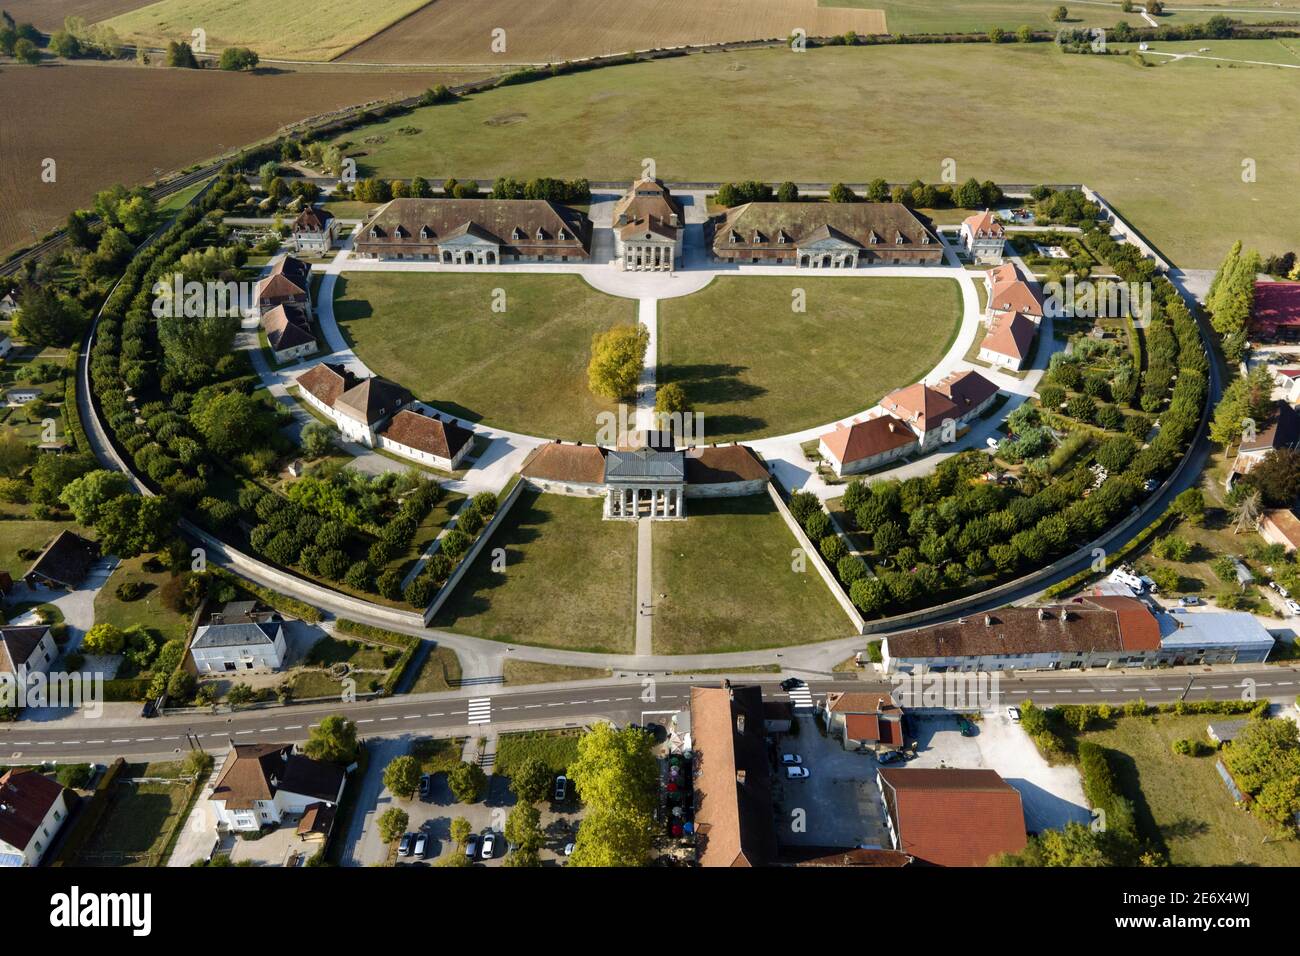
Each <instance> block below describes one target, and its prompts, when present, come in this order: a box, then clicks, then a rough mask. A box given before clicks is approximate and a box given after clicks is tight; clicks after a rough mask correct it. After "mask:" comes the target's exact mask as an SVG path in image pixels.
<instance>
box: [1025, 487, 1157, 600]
mask: <svg viewBox="0 0 1300 956" xmlns="http://www.w3.org/2000/svg"><path fill="white" fill-rule="evenodd" d="M1178 513H1179V512H1178V509H1177V508H1175V507H1174V506H1173V505H1170V506H1169V507H1168V508H1166V509H1165V510H1164V511H1162V512H1161V513H1160V515H1159V516H1158V517H1157V518H1156V520H1155V521H1152V522H1151V523H1150V524H1149V525H1147V526H1146V527H1145V528H1143V529H1142V530H1141V531H1139V532H1138V533H1137V534H1136V535H1134V536H1133V537H1132V538H1131V539H1129V541H1128V542H1127V543H1126V544H1125V545H1124V546H1123V547H1121V548H1120V549H1119V550H1118V551H1116V552H1115V553H1114V554H1112V555H1109V560H1110V563H1111V564H1112V565H1114V564H1115V563H1116V562H1119V561H1123V560H1124V559H1125V558H1126V557H1128V556H1129V555H1130V554H1133V553H1134V552H1136V551H1140V550H1142V548H1144V547H1146V545H1147V542H1149V541H1150V540H1151V539H1152V538H1154V537H1155V536H1156V535H1157V534H1159V532H1160V529H1161V528H1163V527H1164V525H1165V522H1166V521H1168V520H1169V519H1170V518H1172V517H1174V516H1175V515H1177V514H1178ZM1105 573H1106V572H1105V571H1094V570H1093V568H1092V567H1091V566H1089V567H1088V568H1087V569H1086V570H1083V571H1080V572H1079V573H1078V574H1072V575H1070V577H1068V578H1066V579H1065V580H1063V581H1058V582H1057V583H1056V584H1053V585H1052V586H1051V587H1049V588H1047V589H1046V590H1045V591H1043V595H1044V597H1049V598H1056V597H1060V596H1061V595H1063V594H1069V593H1070V592H1071V591H1074V590H1076V589H1077V588H1080V587H1082V586H1083V585H1084V584H1086V583H1087V582H1088V581H1090V580H1092V579H1093V578H1095V577H1099V576H1100V575H1102V574H1105Z"/></svg>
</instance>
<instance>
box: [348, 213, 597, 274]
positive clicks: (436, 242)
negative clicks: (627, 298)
mask: <svg viewBox="0 0 1300 956" xmlns="http://www.w3.org/2000/svg"><path fill="white" fill-rule="evenodd" d="M355 248H356V253H357V255H359V256H361V257H362V258H363V259H420V260H425V261H432V262H441V263H444V264H446V265H499V264H501V263H504V262H586V261H587V260H588V259H590V258H591V221H590V220H589V219H588V218H587V217H586V216H584V215H583V214H582V213H580V212H578V211H577V210H574V209H570V208H568V207H567V206H561V205H559V204H558V203H553V202H549V201H547V200H543V199H394V200H393V201H392V202H390V203H388V204H387V205H386V206H384V207H383V208H382V209H380V210H379V212H378V213H377V214H376V215H375V216H374V218H372V219H371V220H370V221H369V222H368V223H366V224H365V225H364V226H362V227H361V229H359V230H358V232H357V234H356V239H355Z"/></svg>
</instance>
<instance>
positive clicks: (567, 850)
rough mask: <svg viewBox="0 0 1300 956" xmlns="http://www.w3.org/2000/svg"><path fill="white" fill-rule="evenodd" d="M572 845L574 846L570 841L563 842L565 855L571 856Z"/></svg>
mask: <svg viewBox="0 0 1300 956" xmlns="http://www.w3.org/2000/svg"><path fill="white" fill-rule="evenodd" d="M573 847H574V844H572V843H566V844H564V855H565V856H573Z"/></svg>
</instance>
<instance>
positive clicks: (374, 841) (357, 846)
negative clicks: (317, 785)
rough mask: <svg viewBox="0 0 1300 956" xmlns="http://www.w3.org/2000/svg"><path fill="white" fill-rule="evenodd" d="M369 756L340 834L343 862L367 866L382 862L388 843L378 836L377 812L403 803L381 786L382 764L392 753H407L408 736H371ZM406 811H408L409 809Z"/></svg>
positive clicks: (341, 859) (344, 864) (367, 743)
mask: <svg viewBox="0 0 1300 956" xmlns="http://www.w3.org/2000/svg"><path fill="white" fill-rule="evenodd" d="M366 747H367V749H368V750H369V752H370V760H369V762H368V763H367V764H366V774H365V776H364V777H362V778H361V785H360V786H359V787H358V788H357V802H356V812H354V813H353V814H352V820H351V822H350V823H349V825H348V832H347V833H345V834H343V836H342V840H343V850H342V852H341V853H340V855H339V863H340V865H342V866H370V865H372V864H375V863H383V862H384V860H385V859H386V858H387V856H388V847H387V846H386V845H385V844H384V841H383V840H382V839H381V838H380V836H379V824H378V823H377V822H376V821H377V820H378V818H379V815H380V814H381V813H383V812H384V811H385V810H387V809H388V808H389V807H390V806H393V805H394V803H395V802H396V803H397V804H398V805H402V802H401V801H398V800H397V798H396V797H394V796H393V795H392V794H391V793H390V792H389V791H388V788H386V787H385V786H384V768H385V767H387V766H388V764H389V763H390V762H391V761H392V759H393V758H394V757H400V756H402V754H404V753H409V752H410V749H411V738H410V737H396V738H390V739H374V740H369V741H367V742H366ZM408 812H409V811H408Z"/></svg>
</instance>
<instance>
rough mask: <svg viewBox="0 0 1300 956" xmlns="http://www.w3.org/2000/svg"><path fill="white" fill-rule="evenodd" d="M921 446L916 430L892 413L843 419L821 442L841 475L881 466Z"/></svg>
mask: <svg viewBox="0 0 1300 956" xmlns="http://www.w3.org/2000/svg"><path fill="white" fill-rule="evenodd" d="M920 447H921V443H920V441H919V440H918V439H917V436H916V435H915V434H914V433H913V432H912V429H911V428H909V427H908V426H907V425H906V424H905V423H904V422H902V421H901V420H899V419H897V418H895V417H894V416H893V415H889V414H883V415H877V416H876V417H875V418H868V419H867V420H865V421H856V422H853V423H852V424H851V425H845V424H844V423H843V422H841V423H840V424H838V425H836V426H835V428H834V429H833V430H831V431H829V432H827V433H826V434H825V435H822V436H821V438H820V439H819V440H818V442H817V449H818V451H820V452H821V455H822V457H823V458H824V459H826V460H827V461H829V462H830V463H831V467H832V468H834V469H835V474H837V475H839V476H840V477H844V476H845V475H856V474H860V473H861V472H864V471H870V470H872V469H873V468H879V467H880V466H881V465H885V464H888V463H889V462H891V461H896V460H897V459H899V458H902V457H903V456H905V455H909V454H911V453H912V452H914V451H917V450H919V449H920Z"/></svg>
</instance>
